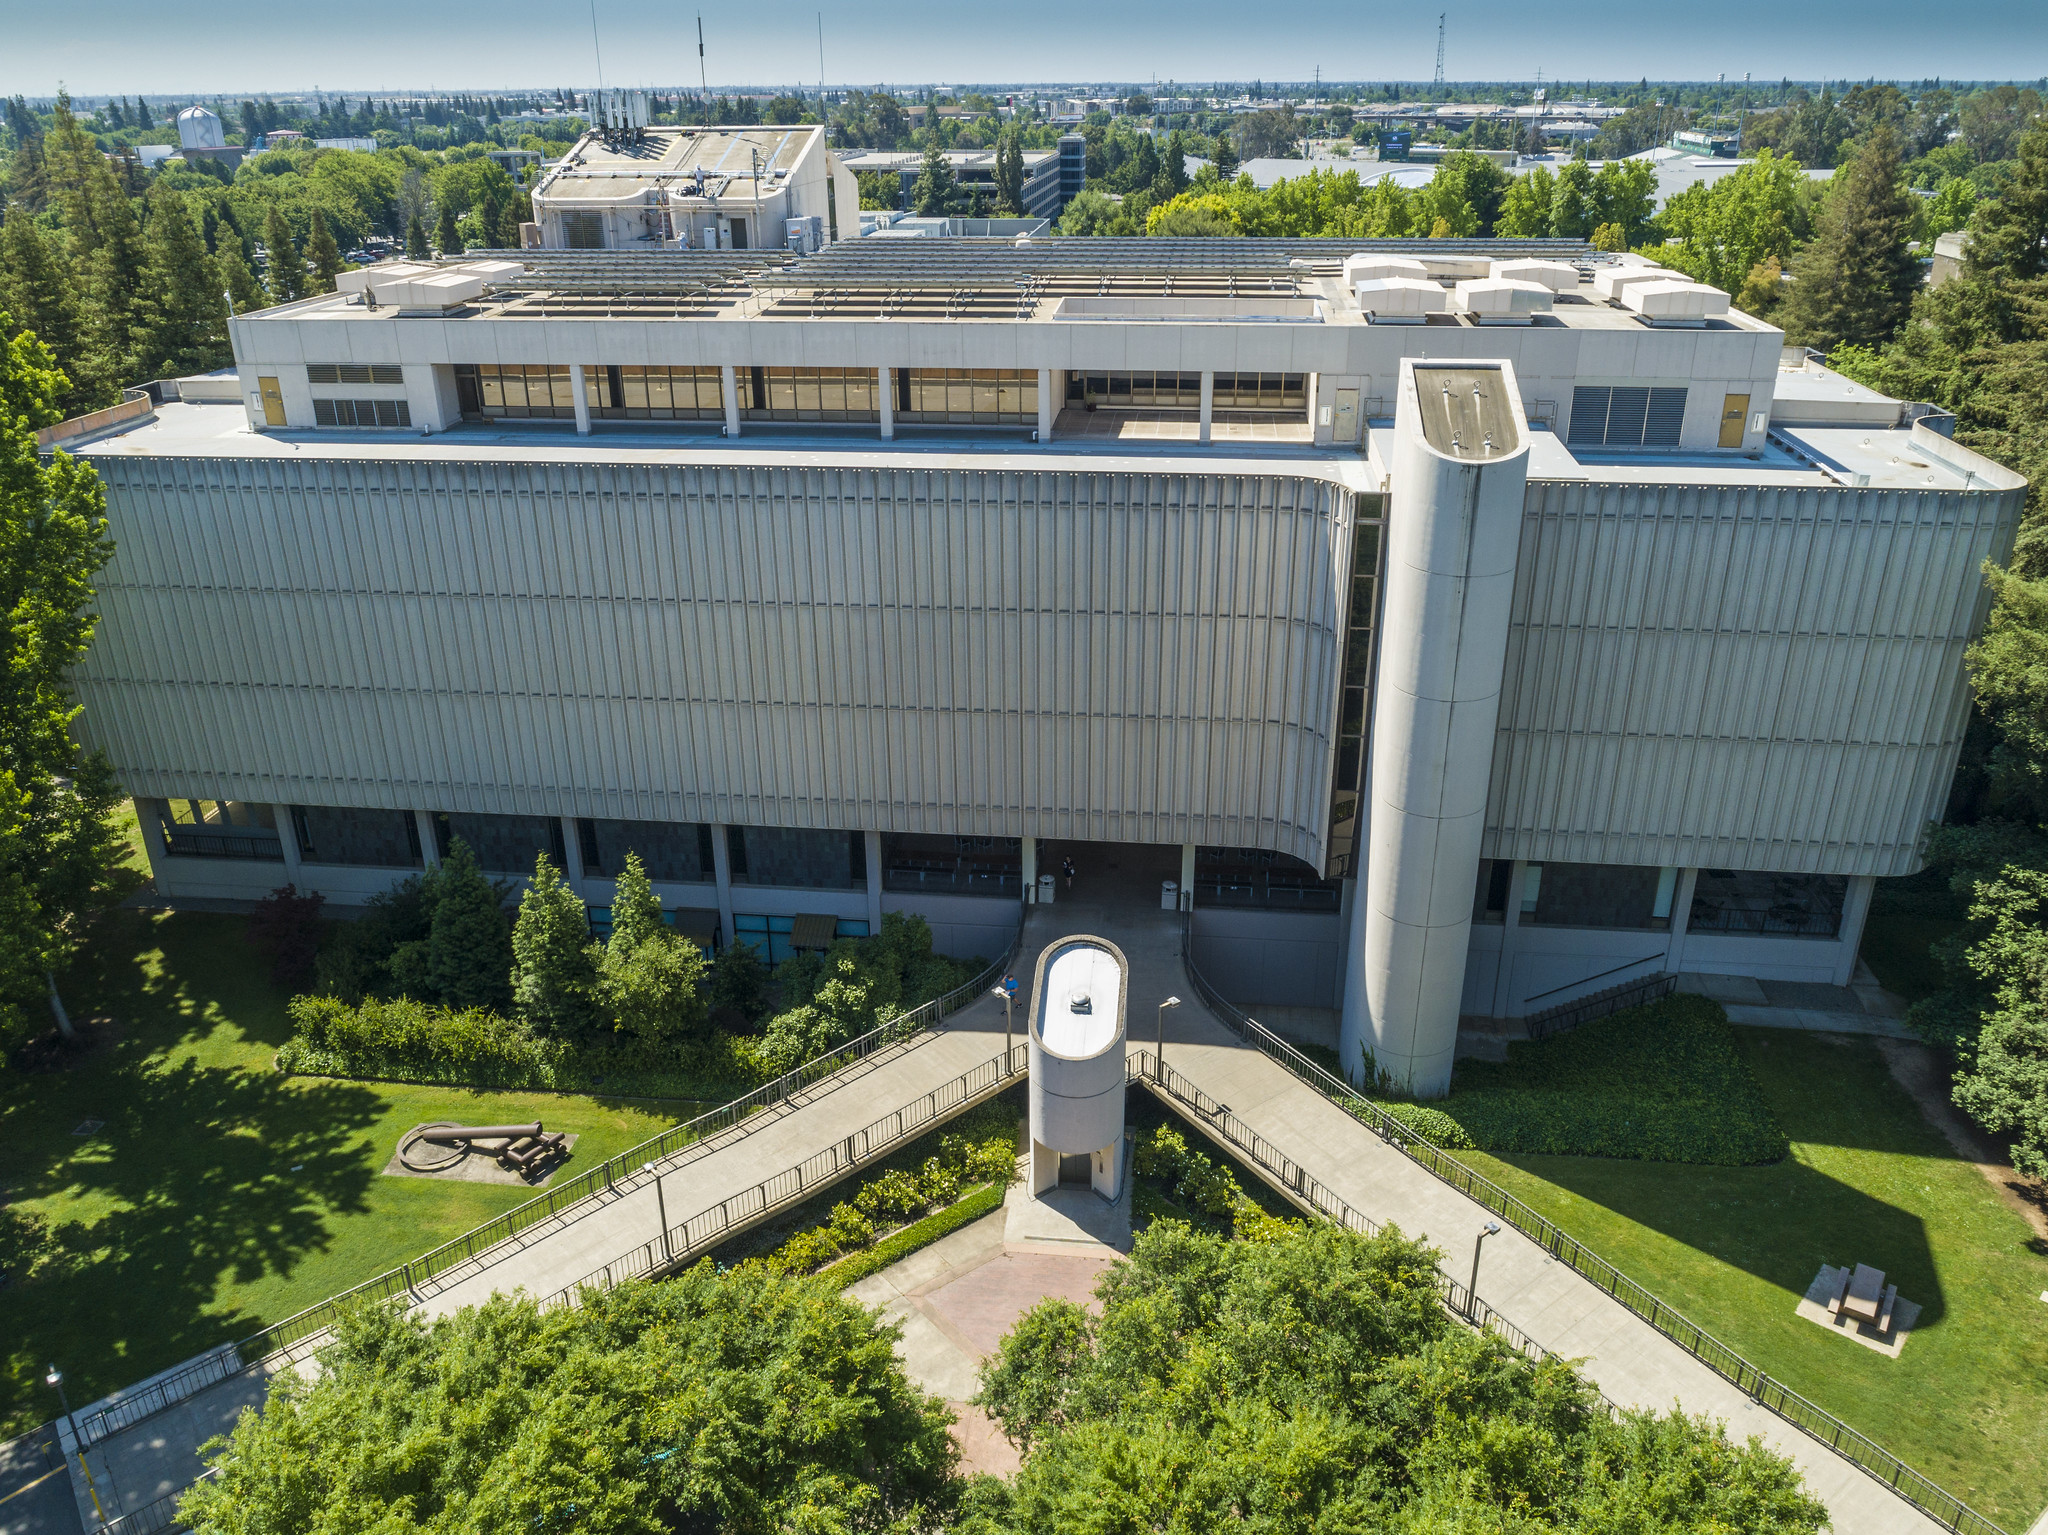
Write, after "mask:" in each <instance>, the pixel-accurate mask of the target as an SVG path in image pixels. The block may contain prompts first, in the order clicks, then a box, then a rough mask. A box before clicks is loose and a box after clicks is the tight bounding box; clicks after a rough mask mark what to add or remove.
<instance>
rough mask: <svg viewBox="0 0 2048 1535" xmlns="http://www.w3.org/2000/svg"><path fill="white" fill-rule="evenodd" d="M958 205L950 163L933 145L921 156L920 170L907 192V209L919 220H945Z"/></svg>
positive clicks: (955, 184) (942, 152)
mask: <svg viewBox="0 0 2048 1535" xmlns="http://www.w3.org/2000/svg"><path fill="white" fill-rule="evenodd" d="M959 201H960V187H959V183H958V182H957V181H956V180H955V179H954V176H953V165H952V162H951V161H949V160H948V159H947V158H946V152H945V151H944V150H943V149H940V148H939V147H938V146H937V145H936V144H935V145H933V146H932V147H931V148H930V149H927V150H926V151H925V152H924V168H923V169H922V170H921V171H920V172H919V173H918V177H917V180H916V181H915V182H914V183H912V185H911V188H910V206H911V208H912V209H913V210H915V211H916V213H917V214H918V216H919V217H921V218H945V217H947V216H948V215H950V214H951V213H952V212H953V209H954V208H955V207H956V206H957V205H958V203H959Z"/></svg>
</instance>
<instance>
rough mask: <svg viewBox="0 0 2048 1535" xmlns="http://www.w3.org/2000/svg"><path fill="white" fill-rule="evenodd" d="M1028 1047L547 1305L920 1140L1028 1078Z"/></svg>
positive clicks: (738, 1227)
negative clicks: (933, 1128)
mask: <svg viewBox="0 0 2048 1535" xmlns="http://www.w3.org/2000/svg"><path fill="white" fill-rule="evenodd" d="M1030 1060H1031V1057H1030V1051H1029V1049H1028V1048H1027V1047H1026V1046H1024V1045H1012V1046H1010V1047H1009V1049H1008V1050H1007V1051H1006V1052H1005V1053H1004V1054H1002V1055H999V1056H997V1057H996V1058H995V1059H994V1060H989V1061H983V1062H982V1063H981V1064H980V1065H979V1066H976V1067H975V1068H974V1069H973V1070H971V1071H965V1072H962V1073H961V1074H960V1075H959V1076H957V1077H955V1078H954V1079H953V1080H952V1081H950V1082H947V1083H945V1084H944V1085H942V1086H939V1087H935V1088H933V1089H932V1090H931V1091H930V1092H928V1093H926V1094H925V1095H924V1096H923V1097H921V1098H919V1099H918V1100H917V1101H916V1102H914V1103H910V1104H906V1105H905V1106H904V1107H902V1108H900V1109H897V1110H896V1111H895V1112H894V1113H890V1114H884V1115H883V1116H882V1117H881V1118H880V1119H878V1120H876V1121H875V1122H874V1123H873V1124H871V1125H868V1126H866V1127H865V1128H863V1129H860V1130H856V1131H854V1132H853V1133H852V1134H851V1135H849V1136H847V1137H846V1138H845V1139H844V1140H841V1141H836V1142H834V1143H833V1144H832V1145H831V1146H828V1147H826V1148H825V1150H823V1151H821V1152H818V1153H817V1154H815V1155H814V1156H811V1157H808V1158H806V1159H805V1160H804V1161H802V1162H799V1163H797V1164H796V1165H795V1166H794V1167H787V1168H784V1169H783V1170H782V1171H781V1172H779V1173H775V1174H773V1175H772V1176H770V1177H767V1178H763V1179H762V1180H761V1181H760V1182H759V1183H757V1184H755V1185H754V1186H753V1187H752V1188H748V1189H743V1190H741V1191H740V1192H739V1193H737V1194H735V1195H733V1196H732V1197H731V1198H729V1199H726V1200H722V1201H720V1202H719V1203H718V1204H716V1205H714V1206H713V1207H712V1208H711V1209H709V1210H704V1211H700V1212H699V1213H698V1214H696V1215H693V1216H691V1217H690V1218H689V1219H688V1220H686V1221H683V1222H682V1223H680V1224H679V1225H675V1226H671V1227H669V1228H667V1229H666V1230H664V1231H662V1232H661V1234H660V1235H658V1236H656V1237H655V1238H654V1239H653V1240H652V1241H649V1242H644V1243H642V1244H641V1245H640V1246H639V1247H637V1248H635V1249H634V1250H633V1251H632V1252H629V1253H627V1254H625V1255H624V1256H623V1257H619V1258H615V1259H613V1260H612V1261H611V1262H610V1263H607V1264H605V1265H604V1266H603V1267H602V1268H598V1269H594V1270H592V1271H591V1272H590V1273H588V1274H586V1275H584V1277H583V1278H581V1279H579V1280H577V1281H576V1283H574V1284H572V1285H565V1286H563V1287H562V1288H561V1289H559V1290H557V1291H555V1293H554V1294H552V1295H550V1296H548V1297H546V1299H544V1300H543V1301H542V1302H541V1304H542V1305H544V1306H558V1305H567V1304H570V1303H571V1302H573V1301H574V1300H575V1299H576V1298H577V1297H578V1296H579V1295H581V1294H582V1292H583V1291H585V1290H588V1289H598V1290H609V1289H611V1288H612V1287H613V1286H614V1285H616V1284H618V1283H620V1282H621V1281H622V1280H627V1279H645V1278H649V1277H652V1276H654V1275H657V1274H662V1273H666V1272H669V1271H670V1270H673V1269H677V1268H681V1267H682V1266H683V1265H685V1264H687V1263H689V1262H691V1261H692V1260H694V1259H696V1258H698V1257H700V1256H702V1255H703V1254H704V1253H706V1252H708V1251H709V1250H710V1249H712V1248H714V1247H716V1246H717V1245H718V1244H719V1243H721V1242H723V1241H726V1240H727V1239H728V1238H730V1237H734V1236H737V1235H738V1234H739V1233H741V1232H742V1231H745V1230H746V1229H747V1228H748V1227H750V1226H756V1225H759V1224H760V1223H761V1222H762V1221H765V1220H767V1219H768V1218H769V1217H770V1216H773V1215H776V1214H778V1213H779V1212H781V1211H783V1210H786V1209H789V1208H790V1207H791V1206H793V1205H798V1204H801V1203H803V1201H805V1200H806V1199H809V1198H811V1197H812V1196H813V1195H814V1194H816V1193H817V1192H818V1190H820V1189H822V1188H826V1187H828V1186H830V1185H831V1184H833V1183H835V1182H837V1181H838V1180H839V1179H841V1178H843V1177H845V1176H846V1175H847V1174H848V1173H851V1172H853V1171H854V1170H855V1169H857V1168H859V1167H861V1166H862V1165H864V1164H866V1163H869V1162H873V1161H875V1160H877V1159H879V1158H881V1157H885V1156H887V1155H888V1154H889V1153H890V1152H892V1151H894V1150H896V1149H897V1148H899V1147H901V1146H903V1145H905V1144H907V1143H908V1142H910V1141H913V1140H915V1139H916V1138H917V1137H918V1136H920V1135H922V1134H924V1133H925V1132H926V1131H927V1130H929V1129H930V1128H931V1127H932V1126H933V1125H935V1124H937V1123H939V1122H940V1121H942V1120H946V1119H951V1118H952V1117H953V1116H954V1115H956V1114H961V1113H964V1112H965V1111H966V1110H968V1109H971V1108H973V1107H974V1106H975V1105H976V1104H977V1103H980V1102H982V1101H983V1100H984V1099H987V1098H992V1097H994V1096H995V1095H996V1094H997V1093H999V1092H1001V1091H1002V1090H1003V1088H1005V1087H1006V1086H1008V1085H1009V1084H1010V1083H1011V1082H1012V1081H1014V1080H1016V1079H1017V1078H1018V1077H1021V1076H1023V1075H1024V1073H1025V1071H1026V1069H1027V1068H1028V1067H1029V1065H1030Z"/></svg>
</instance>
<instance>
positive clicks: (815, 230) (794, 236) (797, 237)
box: [783, 213, 825, 256]
mask: <svg viewBox="0 0 2048 1535" xmlns="http://www.w3.org/2000/svg"><path fill="white" fill-rule="evenodd" d="M783 230H784V233H785V243H786V244H787V245H788V246H789V248H790V249H791V250H793V251H796V252H798V253H799V254H801V255H805V256H809V255H812V254H814V253H816V252H817V251H820V250H823V249H824V248H825V221H824V220H823V219H822V218H820V217H819V216H818V215H817V214H815V213H807V214H805V215H804V216H803V217H802V218H794V219H785V220H783Z"/></svg>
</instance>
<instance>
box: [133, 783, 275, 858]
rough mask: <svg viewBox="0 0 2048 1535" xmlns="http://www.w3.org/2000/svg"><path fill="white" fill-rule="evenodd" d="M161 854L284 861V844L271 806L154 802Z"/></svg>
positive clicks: (236, 802) (233, 802) (213, 801)
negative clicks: (161, 844)
mask: <svg viewBox="0 0 2048 1535" xmlns="http://www.w3.org/2000/svg"><path fill="white" fill-rule="evenodd" d="M156 818H157V824H158V825H159V826H160V827H161V828H162V830H163V837H164V851H165V852H166V853H167V854H169V855H170V856H172V857H174V858H246V859H256V860H261V861H264V862H274V863H282V862H284V843H283V841H282V839H281V838H280V837H279V836H278V834H277V820H276V817H275V815H274V814H273V813H272V811H271V808H270V806H268V805H257V804H251V803H249V802H247V801H244V800H219V799H173V800H158V801H157V802H156Z"/></svg>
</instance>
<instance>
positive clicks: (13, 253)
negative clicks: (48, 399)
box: [0, 218, 121, 417]
mask: <svg viewBox="0 0 2048 1535" xmlns="http://www.w3.org/2000/svg"><path fill="white" fill-rule="evenodd" d="M57 239H58V237H57V236H55V235H50V234H45V233H44V232H43V231H42V230H40V229H38V228H37V227H36V225H35V223H34V221H33V220H31V219H27V218H11V219H9V220H8V221H7V222H6V224H5V225H4V226H0V309H4V310H6V311H7V313H8V314H10V315H12V316H13V320H12V322H11V323H10V324H9V325H8V326H7V327H5V328H4V330H0V340H5V341H12V340H13V339H14V338H15V337H16V336H18V335H20V334H21V333H22V332H23V331H33V332H34V333H35V336H36V338H37V339H38V340H39V341H41V342H42V343H43V345H44V346H46V347H48V348H49V349H50V352H51V355H52V356H54V357H55V358H56V359H57V366H58V367H59V368H60V369H62V370H63V373H64V378H65V385H64V388H63V389H62V390H61V391H60V393H59V395H58V399H57V408H58V409H59V410H60V411H62V412H63V413H64V415H65V416H67V417H68V416H80V415H84V414H85V413H86V412H87V411H90V410H97V409H99V408H100V407H101V406H103V405H111V404H113V403H114V401H116V400H118V399H119V398H120V397H121V394H120V382H119V378H118V371H119V370H118V369H117V368H116V367H115V366H114V365H113V363H112V362H111V360H110V359H109V358H108V357H107V355H106V353H105V352H104V351H101V350H99V349H97V348H96V347H95V346H94V345H93V338H92V335H91V333H90V331H89V329H88V326H87V324H86V320H85V316H84V313H83V311H82V306H81V305H80V303H79V297H78V287H77V284H76V283H75V282H74V281H73V280H72V276H71V272H70V269H69V268H68V267H67V266H66V264H65V262H64V261H63V259H62V257H61V254H60V252H59V250H58V247H57Z"/></svg>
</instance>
